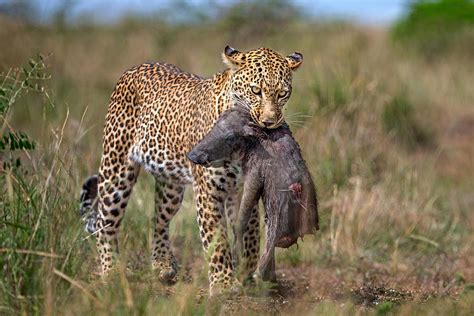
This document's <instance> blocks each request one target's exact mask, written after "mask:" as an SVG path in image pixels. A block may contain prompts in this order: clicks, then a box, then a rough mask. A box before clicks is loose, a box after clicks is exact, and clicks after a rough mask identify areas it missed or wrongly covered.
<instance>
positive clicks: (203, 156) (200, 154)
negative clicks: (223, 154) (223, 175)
mask: <svg viewBox="0 0 474 316" xmlns="http://www.w3.org/2000/svg"><path fill="white" fill-rule="evenodd" d="M186 157H188V159H189V160H191V161H192V162H193V163H195V164H197V165H201V166H207V165H209V159H208V158H209V157H208V155H207V153H205V152H204V151H197V150H191V151H190V152H188V153H187V154H186Z"/></svg>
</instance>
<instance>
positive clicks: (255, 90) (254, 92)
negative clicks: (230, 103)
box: [250, 86, 262, 95]
mask: <svg viewBox="0 0 474 316" xmlns="http://www.w3.org/2000/svg"><path fill="white" fill-rule="evenodd" d="M250 89H251V90H252V93H253V94H256V95H262V90H261V89H260V88H259V87H257V86H251V87H250Z"/></svg>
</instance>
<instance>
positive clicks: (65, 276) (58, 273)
mask: <svg viewBox="0 0 474 316" xmlns="http://www.w3.org/2000/svg"><path fill="white" fill-rule="evenodd" d="M53 273H54V274H56V275H57V276H59V277H61V278H62V279H64V280H66V281H68V282H69V283H71V285H72V286H74V287H76V288H78V289H79V290H81V291H82V293H84V294H85V295H86V296H87V297H89V298H90V299H91V300H93V301H94V302H95V303H97V304H100V300H99V299H98V298H97V297H95V296H94V294H92V293H91V292H90V291H89V290H88V289H86V288H85V287H84V286H82V284H81V283H79V282H77V281H76V280H74V279H72V278H70V277H69V276H67V275H66V274H64V273H62V272H61V271H59V270H57V269H53Z"/></svg>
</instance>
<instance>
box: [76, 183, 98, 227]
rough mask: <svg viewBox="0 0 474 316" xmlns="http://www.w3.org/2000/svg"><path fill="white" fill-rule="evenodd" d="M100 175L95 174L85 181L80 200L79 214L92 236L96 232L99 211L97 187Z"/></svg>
mask: <svg viewBox="0 0 474 316" xmlns="http://www.w3.org/2000/svg"><path fill="white" fill-rule="evenodd" d="M98 179H99V177H98V175H96V174H94V175H92V176H90V177H89V178H87V179H86V181H84V184H83V185H82V189H81V196H80V198H79V213H80V214H81V218H82V220H83V221H84V224H85V227H84V230H85V231H86V232H88V233H90V234H92V233H94V232H95V231H96V223H97V216H98V209H97V200H98V196H97V185H98Z"/></svg>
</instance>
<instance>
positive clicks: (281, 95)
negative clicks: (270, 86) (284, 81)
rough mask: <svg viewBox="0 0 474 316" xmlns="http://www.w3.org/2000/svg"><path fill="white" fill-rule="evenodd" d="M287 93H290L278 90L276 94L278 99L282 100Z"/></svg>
mask: <svg viewBox="0 0 474 316" xmlns="http://www.w3.org/2000/svg"><path fill="white" fill-rule="evenodd" d="M289 93H290V91H288V90H280V92H278V97H279V98H280V99H283V98H284V97H286V96H288V94H289Z"/></svg>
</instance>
